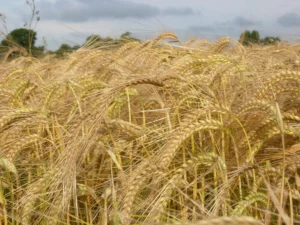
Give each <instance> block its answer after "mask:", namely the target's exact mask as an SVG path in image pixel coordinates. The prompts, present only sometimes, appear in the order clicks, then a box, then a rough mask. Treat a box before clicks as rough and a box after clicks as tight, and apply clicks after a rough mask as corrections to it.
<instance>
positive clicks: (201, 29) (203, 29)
mask: <svg viewBox="0 0 300 225" xmlns="http://www.w3.org/2000/svg"><path fill="white" fill-rule="evenodd" d="M188 31H193V32H195V33H202V32H204V33H207V32H208V33H210V32H213V31H215V29H214V28H213V27H212V26H191V27H189V28H188Z"/></svg>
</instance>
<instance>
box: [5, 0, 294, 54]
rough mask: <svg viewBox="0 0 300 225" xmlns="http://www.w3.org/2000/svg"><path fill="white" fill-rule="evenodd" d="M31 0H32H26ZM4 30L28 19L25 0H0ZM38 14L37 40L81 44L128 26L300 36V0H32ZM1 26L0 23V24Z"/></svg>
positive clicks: (137, 30) (214, 34) (210, 34)
mask: <svg viewBox="0 0 300 225" xmlns="http://www.w3.org/2000/svg"><path fill="white" fill-rule="evenodd" d="M29 1H31V0H29ZM0 3H1V8H0V13H2V14H5V15H6V17H7V18H6V22H7V28H8V31H11V30H13V29H15V28H19V27H23V25H24V24H25V23H28V22H29V20H30V7H29V6H28V5H26V0H0ZM35 3H36V8H37V10H39V16H40V18H41V20H40V21H39V22H38V24H37V26H36V28H35V30H36V31H37V33H38V42H37V45H39V44H42V43H43V38H44V39H45V40H46V42H47V46H48V48H49V49H53V50H55V49H57V48H58V47H59V46H60V45H61V44H62V43H67V44H70V45H75V44H82V43H83V42H84V40H85V39H86V37H87V36H89V35H91V34H99V35H100V36H102V37H106V36H111V37H118V36H119V35H120V34H122V33H124V32H126V31H130V32H132V33H133V34H134V35H135V36H137V37H139V38H142V39H149V38H153V37H155V36H157V35H159V34H160V33H162V32H166V31H170V32H175V33H176V34H177V35H178V36H179V38H180V39H181V40H183V41H185V40H187V39H190V38H193V37H199V38H206V39H208V40H210V41H213V40H215V39H217V38H219V37H221V36H230V37H232V38H234V39H238V38H239V35H240V34H241V32H243V31H244V30H245V29H248V30H252V29H256V30H258V31H259V32H260V34H261V36H266V35H269V36H279V37H281V39H285V40H289V41H297V40H299V39H300V0H252V1H249V0H226V1H225V0H205V1H204V0H176V1H175V0H35ZM0 30H2V31H3V27H1V28H0Z"/></svg>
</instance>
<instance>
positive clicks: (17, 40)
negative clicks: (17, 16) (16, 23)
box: [1, 28, 37, 50]
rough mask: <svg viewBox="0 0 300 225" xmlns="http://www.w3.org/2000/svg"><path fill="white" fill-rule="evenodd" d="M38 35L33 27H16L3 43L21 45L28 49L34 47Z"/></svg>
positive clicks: (5, 44)
mask: <svg viewBox="0 0 300 225" xmlns="http://www.w3.org/2000/svg"><path fill="white" fill-rule="evenodd" d="M36 35H37V34H36V32H35V31H33V30H31V29H26V28H19V29H15V30H13V31H11V32H10V33H9V34H8V35H7V36H6V38H5V39H4V40H2V42H1V44H2V45H4V46H14V45H19V46H22V47H24V48H25V49H27V50H28V49H29V48H30V47H34V44H35V41H36Z"/></svg>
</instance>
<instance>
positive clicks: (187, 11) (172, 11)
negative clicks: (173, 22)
mask: <svg viewBox="0 0 300 225" xmlns="http://www.w3.org/2000/svg"><path fill="white" fill-rule="evenodd" d="M162 14H163V15H172V16H189V15H194V14H196V12H195V11H194V10H193V9H192V8H191V7H181V8H175V7H169V8H166V9H164V10H162ZM197 14H200V12H198V13H197Z"/></svg>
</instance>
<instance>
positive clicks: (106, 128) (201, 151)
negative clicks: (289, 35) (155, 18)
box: [0, 33, 300, 225]
mask: <svg viewBox="0 0 300 225" xmlns="http://www.w3.org/2000/svg"><path fill="white" fill-rule="evenodd" d="M299 69H300V44H288V43H284V42H281V43H277V44H275V45H268V46H258V45H252V46H247V47H244V46H242V45H241V44H240V43H239V42H236V41H234V40H232V39H230V38H228V37H224V38H221V39H219V40H217V41H216V42H214V43H210V42H208V41H206V40H194V39H193V40H190V41H188V42H186V43H182V42H180V40H178V38H177V37H176V35H175V34H173V33H163V34H161V35H160V36H158V37H157V38H155V39H153V40H149V41H146V42H143V43H140V42H135V41H130V42H128V43H125V44H123V45H122V46H120V47H118V48H113V49H109V48H103V47H102V46H93V45H91V46H87V47H84V48H81V49H79V50H77V51H75V52H73V53H71V54H68V55H64V56H63V57H60V58H58V57H55V56H52V55H47V56H45V57H43V58H33V57H29V56H23V57H18V58H15V59H13V60H8V59H7V58H6V59H5V60H3V61H2V64H1V66H0V172H1V174H0V181H1V183H0V220H1V222H0V223H1V224H5V225H8V224H14V225H17V224H18V225H21V224H22V225H27V224H28V225H31V224H34V225H38V224H51V225H52V224H53V225H54V224H57V225H67V224H71V225H79V224H80V225H81V224H85V225H96V224H99V225H107V224H110V225H113V224H117V225H121V224H122V225H123V224H124V225H129V224H136V225H138V224H148V225H154V224H157V225H165V224H194V225H196V224H198V225H209V224H213V225H221V224H224V225H225V224H226V225H229V224H243V225H250V224H252V225H257V224H297V223H300V192H299V191H300V154H299V153H300V139H299V137H300V70H299Z"/></svg>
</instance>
